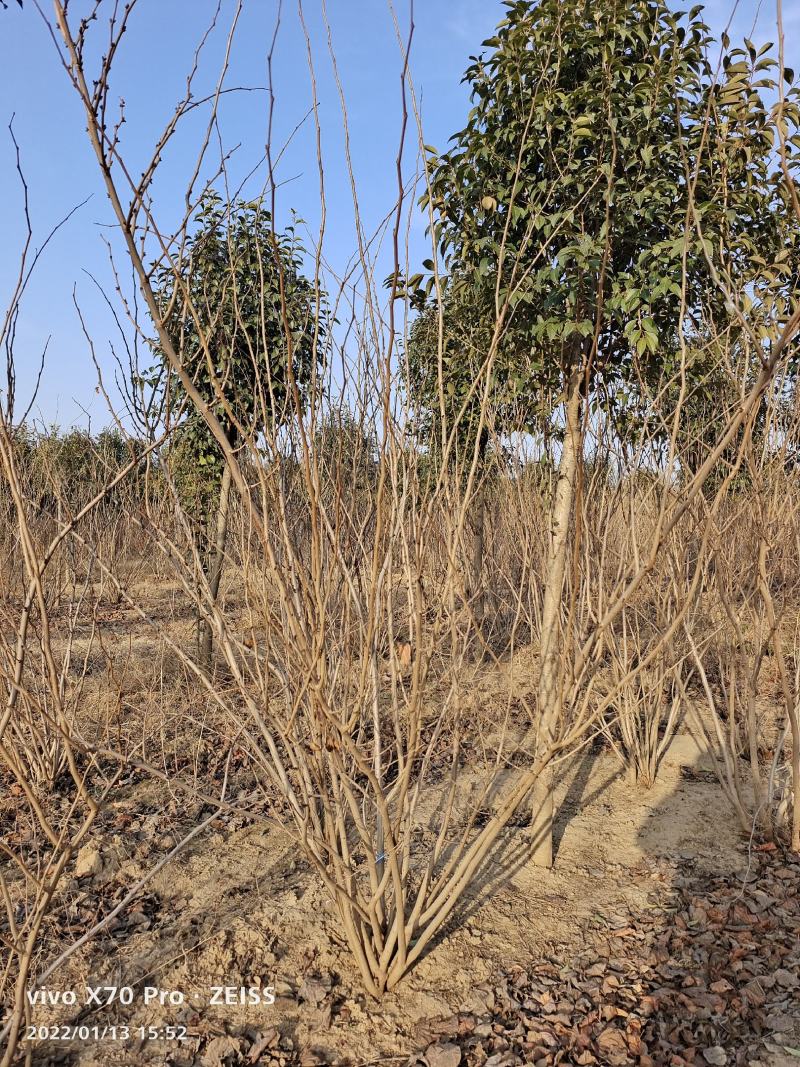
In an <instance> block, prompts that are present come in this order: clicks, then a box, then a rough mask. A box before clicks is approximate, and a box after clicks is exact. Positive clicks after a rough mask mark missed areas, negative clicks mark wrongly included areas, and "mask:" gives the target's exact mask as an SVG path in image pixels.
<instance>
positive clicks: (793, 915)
mask: <svg viewBox="0 0 800 1067" xmlns="http://www.w3.org/2000/svg"><path fill="white" fill-rule="evenodd" d="M585 762H586V761H585V760H584V761H582V762H581V764H580V765H579V766H578V768H577V769H576V772H575V774H574V776H573V779H572V781H571V783H570V786H569V788H568V795H570V794H572V796H573V797H575V798H577V800H576V802H580V799H581V798H582V796H583V792H584V791H585V778H586V765H585ZM681 771H682V772H683V773H682V775H681V777H680V778H679V779H678V781H677V782H676V784H675V786H674V787H673V789H672V791H671V792H670V793H669V794H668V795H667V796H666V797H665V798H662V800H661V801H660V802H659V804H658V810H657V813H656V814H657V817H658V820H663V822H660V821H658V822H656V824H655V825H654V823H653V821H652V820H646V821H645V822H643V823H642V824H641V826H640V828H639V830H638V832H637V841H638V843H639V845H640V846H641V853H640V859H639V861H638V863H637V864H636V865H635V866H634V867H633V868H632V869H631V870H630V871H629V873H628V877H631V878H634V879H638V880H641V883H642V885H644V886H646V887H648V888H649V892H648V893H647V898H648V899H647V903H646V904H645V905H644V906H642V905H636V906H634V907H632V908H631V909H630V911H629V914H628V915H627V916H624V915H623V916H615V917H613V918H612V919H608V920H604V925H603V926H601V927H599V928H597V927H595V928H594V929H586V930H585V931H584V941H583V944H582V946H581V948H580V950H579V951H578V952H577V953H575V952H569V953H565V954H564V955H563V956H562V957H560V958H550V959H544V958H538V959H537V958H534V959H533V960H531V962H530V963H529V964H527V965H526V966H524V967H513V968H509V969H508V970H506V971H505V972H504V973H502V974H501V975H499V976H498V978H497V979H496V980H495V982H494V983H493V988H492V989H491V991H490V992H489V993H488V994H487V996H486V998H485V1002H486V1012H485V1014H481V1013H480V1011H478V1012H475V1011H473V1012H472V1013H468V1012H465V1013H462V1014H461V1015H459V1016H458V1017H457V1018H456V1019H455V1020H452V1019H451V1020H449V1021H447V1022H446V1026H447V1030H446V1031H445V1033H446V1034H447V1035H448V1036H446V1037H442V1038H440V1039H439V1042H438V1043H439V1044H443V1043H445V1042H451V1043H456V1044H457V1045H458V1046H459V1048H460V1051H461V1055H462V1058H461V1061H460V1063H461V1064H463V1065H466V1067H472V1065H473V1064H474V1065H476V1067H478V1065H481V1064H483V1063H485V1062H486V1061H487V1059H490V1058H491V1057H493V1056H498V1057H499V1058H498V1061H497V1062H498V1063H499V1062H502V1063H506V1062H507V1063H509V1064H510V1063H523V1062H524V1063H529V1062H532V1063H536V1064H539V1065H540V1067H549V1065H551V1064H553V1065H554V1064H558V1063H564V1064H597V1065H606V1064H609V1065H614V1067H622V1065H627V1064H632V1065H638V1067H662V1065H663V1067H684V1065H692V1067H693V1065H697V1067H700V1065H702V1067H706V1065H707V1064H712V1065H714V1064H717V1065H720V1067H724V1065H736V1067H739V1065H741V1067H746V1065H752V1067H791V1065H792V1064H796V1063H797V1062H798V1057H800V1051H799V1050H800V856H798V855H796V854H793V853H789V852H787V851H784V850H783V849H782V848H776V849H767V848H759V847H758V846H755V845H754V846H753V847H752V848H751V849H750V850H749V851H748V853H747V854H746V855H745V856H744V858H743V862H742V864H740V869H738V870H737V869H732V867H735V864H733V865H732V864H731V863H730V862H729V863H728V866H727V868H726V866H725V865H724V864H723V863H720V862H719V861H718V860H716V861H715V859H714V856H713V853H712V852H711V851H710V850H709V849H708V848H706V849H705V851H703V850H702V849H701V848H700V847H699V846H698V848H697V849H696V855H695V856H694V857H691V856H690V855H689V854H688V852H687V850H686V849H685V847H684V845H685V839H684V835H683V834H681V833H679V834H677V835H676V834H675V833H674V832H672V833H668V832H667V831H668V829H669V827H670V825H672V829H673V831H674V822H675V819H676V818H679V817H680V815H681V813H682V812H683V813H684V814H685V812H686V803H687V799H688V800H689V801H693V802H694V803H701V802H702V800H703V797H704V796H705V795H706V793H705V791H707V790H709V789H711V788H714V786H712V784H711V783H709V782H708V781H707V776H706V775H705V774H704V773H703V772H702V770H701V768H700V767H699V760H695V763H694V766H693V767H682V768H681ZM691 772H694V773H691ZM716 788H718V786H717V787H716ZM730 819H731V820H732V823H733V820H734V819H735V815H734V813H733V812H730ZM683 829H684V830H685V833H686V834H690V833H691V824H690V822H689V820H688V819H687V820H686V824H685V826H684V827H683ZM443 1025H445V1023H444V1022H443ZM431 1033H432V1034H433V1035H434V1036H435V1034H436V1024H434V1026H433V1027H432V1029H431ZM434 1061H435V1056H434ZM411 1062H412V1063H413V1062H414V1060H413V1058H412V1061H411ZM417 1062H419V1061H417ZM423 1062H428V1063H430V1062H432V1060H431V1054H430V1049H428V1050H427V1059H426V1060H425V1061H423Z"/></svg>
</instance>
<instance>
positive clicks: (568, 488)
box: [530, 369, 581, 867]
mask: <svg viewBox="0 0 800 1067" xmlns="http://www.w3.org/2000/svg"><path fill="white" fill-rule="evenodd" d="M566 407H567V410H566V429H565V433H564V444H563V446H562V448H561V458H560V460H559V464H558V477H557V480H556V491H555V498H554V500H553V505H552V511H551V522H550V539H549V545H548V551H547V564H546V569H545V586H544V601H543V604H542V634H541V647H540V650H539V686H538V691H537V705H538V708H537V710H538V714H539V736H538V744H537V756H538V755H539V754H541V753H542V752H544V751H546V750H547V749H548V748H549V747H550V745H551V744H552V742H553V738H554V736H555V731H556V729H557V726H558V720H559V718H560V716H561V703H562V690H561V684H560V681H561V680H560V671H559V659H560V652H561V642H560V639H559V638H560V633H559V631H560V614H561V598H562V595H563V591H564V573H565V571H566V565H567V555H568V550H569V528H570V522H571V519H572V511H573V505H574V501H575V481H576V475H577V471H578V460H579V457H580V453H581V374H580V369H576V370H574V371H573V372H572V374H571V376H570V379H569V383H568V391H567V405H566ZM553 814H554V803H553V772H552V770H551V769H549V768H546V769H545V771H544V772H543V773H542V775H541V777H540V779H539V781H538V783H537V785H536V787H535V789H534V793H533V798H532V803H531V819H530V825H531V830H532V836H533V861H534V863H536V864H537V865H538V866H540V867H552V866H553Z"/></svg>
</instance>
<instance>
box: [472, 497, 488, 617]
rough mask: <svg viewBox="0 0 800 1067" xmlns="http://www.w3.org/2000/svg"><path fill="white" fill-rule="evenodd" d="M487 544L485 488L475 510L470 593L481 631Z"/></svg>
mask: <svg viewBox="0 0 800 1067" xmlns="http://www.w3.org/2000/svg"><path fill="white" fill-rule="evenodd" d="M485 544H486V493H485V490H484V487H483V486H481V487H480V489H479V490H478V499H477V501H476V509H475V533H474V541H473V544H472V560H471V572H470V578H469V586H470V589H469V592H470V599H471V601H472V613H473V615H474V617H475V622H476V624H477V626H478V628H479V629H480V627H481V625H482V623H483V610H484V592H483V580H482V575H483V555H484V549H485Z"/></svg>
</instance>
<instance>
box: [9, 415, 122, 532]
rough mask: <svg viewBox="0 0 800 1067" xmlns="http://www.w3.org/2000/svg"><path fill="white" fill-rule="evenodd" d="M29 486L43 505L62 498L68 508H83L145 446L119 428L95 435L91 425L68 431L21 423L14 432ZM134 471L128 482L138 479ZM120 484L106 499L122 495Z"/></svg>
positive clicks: (49, 506)
mask: <svg viewBox="0 0 800 1067" xmlns="http://www.w3.org/2000/svg"><path fill="white" fill-rule="evenodd" d="M15 445H16V449H17V457H18V461H19V463H20V467H21V469H22V470H23V472H24V477H25V490H26V493H27V494H28V495H29V496H30V497H31V499H32V500H33V502H34V503H35V504H36V505H37V506H39V507H41V508H43V509H44V510H49V509H54V508H56V507H57V506H58V504H59V503H60V504H61V506H63V507H66V508H67V510H68V511H69V512H71V513H72V512H75V511H78V510H79V509H80V508H81V507H83V506H84V505H85V504H87V503H88V502H89V501H90V500H91V499H92V498H93V497H94V496H95V495H96V494H97V493H99V492H100V491H101V490H102V489H103V487H104V486H105V485H106V484H107V483H108V482H110V481H111V480H112V479H113V478H114V477H115V475H117V474H118V473H119V472H120V471H121V470H122V469H123V468H124V467H125V466H127V464H128V463H130V461H131V458H132V456H133V455H134V454H135V453H136V452H141V449H142V446H141V445H140V444H139V443H137V442H135V441H131V440H129V439H127V438H125V437H124V436H123V435H122V434H121V433H120V432H119V430H117V429H116V428H110V429H105V430H101V431H100V433H98V434H96V435H93V434H91V433H90V432H89V431H88V430H80V429H73V430H68V431H66V432H64V431H62V430H60V429H59V428H58V427H57V426H53V427H51V428H50V429H48V430H45V431H36V430H33V429H30V428H27V427H20V428H19V429H18V430H17V431H16V434H15ZM135 477H136V472H135V471H134V472H133V473H132V475H131V478H129V479H128V481H129V482H130V481H134V480H135ZM119 493H120V487H117V488H116V490H112V491H111V492H110V493H109V494H108V496H107V497H106V503H109V504H112V505H113V504H114V503H115V502H117V501H118V500H119Z"/></svg>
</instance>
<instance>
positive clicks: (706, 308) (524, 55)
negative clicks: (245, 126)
mask: <svg viewBox="0 0 800 1067" xmlns="http://www.w3.org/2000/svg"><path fill="white" fill-rule="evenodd" d="M505 6H506V8H507V15H506V18H505V19H504V20H503V21H502V22H501V24H500V25H499V27H498V30H497V33H496V35H495V36H494V37H492V38H490V39H489V40H488V41H486V42H484V43H485V47H486V48H487V49H488V51H487V52H486V53H485V54H483V55H481V56H480V57H479V58H476V59H475V60H474V61H473V63H472V65H471V66H470V67H469V68H468V70H467V72H466V75H465V80H466V81H468V82H469V83H470V86H471V92H472V103H473V106H472V108H471V110H470V112H469V115H468V118H467V124H466V126H465V128H464V129H463V130H461V131H460V132H458V133H457V134H456V135H455V136H454V137H453V138H452V141H453V146H452V147H451V149H450V150H449V151H448V152H446V153H445V154H443V155H441V156H438V155H436V154H435V153H433V154H432V156H431V159H430V193H429V194H426V196H425V197H424V198H423V202H424V203H425V204H426V205H427V206H429V207H431V208H432V210H433V217H434V237H435V241H436V246H437V251H438V253H439V254H441V256H442V257H443V262H444V265H445V270H446V271H447V272H448V274H449V279H448V285H447V287H446V290H445V295H444V300H443V307H442V309H441V314H442V317H443V325H444V338H445V343H444V353H445V355H446V357H447V358H446V359H444V360H443V379H444V381H443V385H444V392H445V397H446V398H448V397H449V398H452V400H453V405H454V408H455V407H456V406H457V405H458V402H459V399H460V398H461V397H462V395H463V391H464V383H465V382H467V381H468V380H469V378H470V375H471V373H472V368H473V367H474V366H475V365H476V364H480V362H481V360H482V357H483V356H485V345H486V338H487V336H489V335H490V334H491V329H492V328H493V326H494V322H495V318H496V315H495V307H496V306H497V303H496V297H499V304H500V306H502V305H504V304H505V305H506V307H507V313H506V318H505V320H504V321H503V323H502V341H501V345H500V347H499V349H498V361H497V367H496V370H495V378H496V383H494V384H496V387H497V391H496V392H495V394H494V397H493V403H495V404H496V405H497V407H498V410H499V412H500V415H501V418H500V422H501V424H502V423H504V422H507V420H506V418H505V415H506V414H508V415H511V416H513V417H514V418H516V419H517V420H519V419H520V417H521V416H522V419H523V423H524V424H527V425H530V424H531V423H532V422H534V421H535V420H536V419H537V418H539V419H540V420H541V418H542V415H543V414H546V412H545V411H543V408H542V403H543V400H544V398H547V397H553V398H556V399H558V398H559V396H560V395H563V388H564V385H565V381H566V379H567V377H568V376H569V375H570V373H571V371H572V370H574V369H575V368H580V370H581V371H582V372H583V373H584V374H585V379H586V382H587V386H588V388H587V390H586V395H587V397H588V398H589V399H590V401H591V403H592V405H593V406H594V407H598V408H603V409H604V410H605V411H606V412H608V413H610V414H611V415H612V416H614V417H616V416H619V417H620V419H621V420H622V419H624V417H625V415H626V412H627V413H628V414H630V412H631V410H632V408H636V407H637V404H636V403H635V394H637V393H639V392H640V391H641V390H642V388H643V387H645V391H647V388H649V387H651V386H652V385H653V384H654V383H656V382H659V381H662V380H663V378H664V375H668V374H670V373H671V372H672V371H673V370H674V368H675V366H676V362H677V357H678V353H679V335H680V334H683V335H684V336H686V335H687V334H689V335H691V334H693V333H696V332H697V331H698V330H699V329H700V327H701V323H702V322H703V321H704V320H705V319H707V318H708V317H709V316H710V317H712V318H713V319H714V320H715V327H716V328H717V329H719V328H720V327H721V328H723V329H724V328H726V327H727V326H728V325H730V323H731V321H732V314H731V309H730V307H729V306H728V305H727V304H726V302H725V300H724V299H723V298H722V297H721V296H719V295H717V294H718V293H719V287H718V286H717V285H716V280H718V279H719V278H722V279H723V280H724V281H725V282H726V283H727V284H728V285H729V286H730V288H731V289H732V290H733V291H734V292H735V293H736V294H737V296H741V297H742V298H743V299H745V300H750V301H751V302H758V303H759V306H760V308H762V309H763V312H762V316H763V317H764V318H765V320H766V321H765V325H764V330H765V335H766V334H769V332H770V330H771V329H772V330H774V325H775V321H776V320H777V319H780V318H781V317H785V315H786V313H787V306H788V301H789V300H790V299H791V286H790V285H789V284H788V282H789V280H790V278H791V274H792V271H793V270H796V268H797V249H798V241H797V222H796V219H794V217H793V215H792V213H791V212H788V211H787V210H786V208H787V199H788V194H787V188H786V183H785V180H784V178H783V176H782V175H781V174H780V173H779V171H778V170H777V169H776V165H775V155H774V140H775V119H774V116H770V113H769V110H768V108H767V107H766V105H765V104H764V94H765V93H766V94H769V93H772V92H773V91H774V82H773V80H772V77H771V75H770V71H771V70H772V68H773V67H774V60H773V59H772V58H771V54H770V52H769V50H768V49H762V50H761V52H758V53H756V52H755V49H753V48H752V46H751V45H749V43H748V46H747V50H746V51H745V52H740V51H734V52H731V53H730V55H729V56H728V58H727V61H726V64H725V69H724V78H723V80H722V83H721V84H719V85H715V84H714V77H713V71H712V70H711V68H710V67H709V64H708V61H707V59H706V56H707V54H708V53H709V49H710V46H711V44H712V41H711V37H710V34H709V31H708V28H707V26H706V25H705V23H704V22H703V20H702V18H701V15H700V12H701V8H700V7H699V6H697V7H695V8H693V9H692V10H691V11H690V12H689V13H688V14H686V13H680V12H675V13H673V12H672V11H670V9H669V8H668V6H667V5H666V3H664V2H663V0H612V2H611V3H609V4H602V5H600V4H594V3H589V2H587V0H507V2H506V5H505ZM788 74H789V75H790V74H791V72H788ZM782 121H783V122H784V123H785V129H786V133H787V137H788V139H789V143H790V149H791V151H793V152H794V156H793V157H792V164H791V165H792V166H794V161H796V158H797V153H796V148H797V147H798V146H800V141H798V138H797V130H798V111H797V97H796V93H794V91H791V92H790V93H789V96H788V98H787V103H786V106H785V109H784V115H783V120H782ZM690 191H691V192H690ZM692 198H693V200H694V209H692V210H690V203H691V200H692ZM698 229H699V232H698ZM427 267H428V268H429V269H430V268H432V264H428V265H427ZM410 281H411V285H410V288H411V290H412V297H413V298H414V300H415V301H416V303H417V304H418V305H420V304H421V305H422V306H423V307H424V308H425V309H426V310H424V311H423V313H422V316H421V322H420V324H419V325H415V327H414V329H413V330H412V336H411V353H410V355H411V365H412V366H411V386H412V390H413V392H414V396H415V400H416V403H417V406H418V407H419V408H420V409H421V410H424V411H427V412H428V418H429V420H430V419H433V420H435V419H436V418H437V414H436V408H435V407H434V406H433V405H432V403H431V400H432V398H434V397H435V396H438V394H439V388H438V373H439V372H438V366H439V364H438V329H437V328H436V323H435V320H436V317H437V313H438V309H437V308H436V307H435V302H434V301H432V300H431V299H430V293H431V286H430V283H429V284H428V286H427V287H424V286H423V285H422V276H421V275H420V276H416V277H415V278H414V279H411V280H410ZM767 304H768V305H769V306H767ZM487 324H490V325H487ZM595 338H596V345H595V344H594V340H595ZM481 347H483V353H481V351H480V349H481ZM632 398H633V399H632ZM449 414H450V415H451V416H452V411H451V412H450V413H449ZM517 425H519V422H517Z"/></svg>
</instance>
